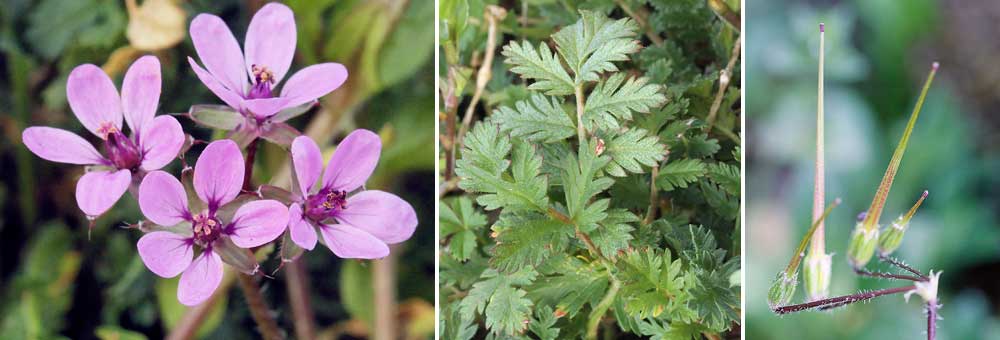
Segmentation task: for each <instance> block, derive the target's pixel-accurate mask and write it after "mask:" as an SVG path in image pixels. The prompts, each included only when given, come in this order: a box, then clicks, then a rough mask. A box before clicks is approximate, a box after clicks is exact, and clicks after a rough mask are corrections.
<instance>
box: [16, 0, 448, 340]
mask: <svg viewBox="0 0 1000 340" xmlns="http://www.w3.org/2000/svg"><path fill="white" fill-rule="evenodd" d="M264 3H265V1H236V0H227V1H209V0H196V1H172V0H146V1H138V3H136V2H134V1H125V2H123V1H110V0H41V1H28V0H7V1H4V5H3V6H2V7H0V126H2V133H3V138H2V139H0V209H2V212H3V215H2V216H3V217H2V219H0V297H2V298H0V339H24V338H37V339H51V338H72V339H90V338H102V339H143V338H150V339H158V338H162V337H164V336H165V335H167V334H168V332H169V330H170V327H171V325H173V324H175V323H176V322H178V320H179V319H181V318H182V317H183V314H184V312H185V310H184V308H183V307H182V306H181V305H180V304H178V302H177V300H176V298H175V296H174V289H176V281H177V280H176V279H173V280H164V279H160V278H158V277H156V276H155V275H154V274H152V273H151V272H149V271H148V270H146V268H145V267H144V266H143V264H142V262H141V261H140V260H139V258H138V256H137V253H136V250H135V242H136V240H138V238H139V237H140V236H141V235H140V233H139V232H137V231H134V230H125V229H120V228H119V226H122V225H124V224H125V223H134V222H136V221H138V220H139V219H141V218H142V215H141V213H140V212H139V210H138V208H137V205H136V203H135V201H134V199H132V198H131V197H130V196H129V195H126V198H125V199H122V200H121V201H120V202H119V203H118V205H116V206H115V208H114V209H112V210H111V211H110V212H109V213H107V214H106V215H105V216H104V217H102V218H100V219H99V220H98V221H97V225H96V226H95V228H94V229H93V234H92V235H91V237H90V239H89V240H88V235H87V222H86V219H85V218H84V217H83V214H82V213H81V212H80V211H79V209H78V208H77V207H76V202H75V200H74V195H73V192H74V190H75V182H76V180H77V178H79V176H80V175H81V174H82V173H83V168H82V167H80V166H73V165H64V164H56V163H52V162H48V161H44V160H42V159H40V158H38V157H36V156H35V155H33V154H31V153H30V152H29V151H28V150H27V149H26V148H25V147H24V146H23V145H22V144H21V136H20V133H21V131H22V130H23V129H24V128H25V127H27V126H31V125H45V126H54V127H59V128H63V129H68V130H72V131H75V132H77V133H78V134H80V135H83V136H85V138H88V139H89V140H92V141H93V140H96V138H95V137H94V136H92V135H91V134H90V133H88V132H86V130H85V129H83V128H82V126H81V125H80V123H79V122H78V121H77V120H76V118H75V117H74V116H73V114H72V113H71V111H70V110H69V107H68V105H67V104H66V98H65V82H66V77H67V75H68V73H69V71H70V70H72V68H73V67H75V66H77V65H79V64H83V63H94V64H97V65H100V66H103V67H104V68H105V71H107V72H109V73H110V74H112V78H113V79H115V83H116V84H117V85H119V86H120V84H121V76H122V74H123V73H124V70H125V68H127V67H128V65H129V64H131V62H132V61H133V60H134V59H135V58H137V57H138V56H141V55H143V54H154V55H156V56H158V57H159V59H160V62H161V64H162V67H163V70H162V73H163V93H162V95H161V97H160V109H159V111H158V114H165V113H177V112H186V111H187V109H188V107H189V106H190V105H193V104H221V101H220V100H219V99H217V98H216V97H215V96H214V95H213V94H211V93H210V92H209V91H208V90H207V89H206V88H205V87H204V86H203V85H202V84H201V82H199V81H198V79H197V78H196V77H195V76H194V74H193V73H192V72H191V70H190V67H189V66H188V63H187V61H186V57H187V56H195V57H196V53H195V51H194V49H193V47H192V45H191V41H190V39H189V38H188V37H187V24H188V23H189V22H190V20H191V18H193V17H194V16H195V15H197V14H198V13H202V12H208V13H214V14H216V15H219V16H221V17H222V18H223V19H224V20H225V21H226V23H227V24H228V25H229V27H230V28H231V29H232V30H233V32H234V34H235V35H236V37H237V40H239V41H240V42H242V41H243V37H244V35H245V31H246V27H247V24H248V23H249V20H250V17H251V16H252V15H253V13H254V12H255V11H256V9H257V8H260V7H261V6H262V5H263V4H264ZM286 4H288V5H289V6H290V7H292V9H293V10H294V11H295V13H296V21H297V26H298V45H297V54H296V58H295V62H294V63H293V66H292V72H294V71H295V70H297V69H300V68H302V67H304V66H307V65H310V64H314V63H319V62H326V61H333V62H339V63H342V64H345V65H347V67H348V69H349V71H350V77H349V80H348V82H347V83H346V84H345V85H344V86H343V87H341V88H340V89H338V90H337V91H334V92H333V93H332V94H330V95H328V96H327V97H325V98H323V99H322V105H321V107H320V108H317V109H313V110H312V111H311V112H309V113H307V114H305V115H303V116H301V117H299V118H296V119H293V120H292V121H291V122H290V123H291V124H293V125H294V126H295V127H296V128H299V129H300V130H301V131H303V132H305V133H307V134H309V135H311V136H313V137H314V138H316V139H317V141H318V142H319V143H320V145H321V146H324V149H325V150H324V151H326V152H330V151H331V149H330V148H329V146H331V145H335V144H336V142H337V141H338V140H339V139H340V138H343V136H344V135H346V133H347V132H350V131H351V130H353V129H355V128H367V129H371V130H373V131H377V132H379V133H380V135H381V136H382V137H383V141H384V149H383V152H382V158H381V161H380V164H379V168H378V170H377V172H376V174H375V175H374V177H372V179H371V180H370V181H369V182H368V187H369V188H377V189H383V190H388V191H391V192H394V193H397V194H399V195H400V196H401V197H403V198H404V199H405V200H407V201H408V202H410V203H411V204H413V206H414V208H416V211H417V214H418V219H419V221H420V222H421V223H420V225H419V226H418V228H417V232H416V234H415V235H414V236H413V238H412V239H410V240H409V241H407V242H404V243H402V244H401V245H399V246H398V248H396V249H395V250H394V251H393V256H392V259H393V261H394V262H395V263H394V264H393V265H392V266H393V268H394V269H395V270H394V272H395V278H394V280H395V281H396V282H395V283H392V284H393V286H394V287H396V289H395V293H396V294H397V299H398V301H399V303H400V304H399V308H398V318H396V319H395V320H392V322H391V323H390V324H395V325H396V326H397V327H398V330H397V333H399V334H404V335H406V336H407V338H430V337H431V336H432V334H433V327H434V321H433V320H434V313H433V303H434V302H433V297H434V295H433V292H434V288H433V287H434V286H433V282H434V279H433V278H434V257H433V254H434V252H433V251H432V249H434V248H433V246H434V241H433V240H434V223H433V221H434V219H433V216H434V214H433V207H434V205H433V202H434V199H433V198H434V189H435V188H434V185H433V180H434V177H433V169H434V154H433V147H434V143H433V141H434V139H433V136H434V132H433V131H434V123H433V122H434V110H433V106H434V102H433V95H434V78H433V61H432V56H433V45H434V22H433V20H434V3H433V2H432V1H405V0H403V1H333V0H326V1H306V0H301V1H287V2H286ZM196 58H197V57H196ZM289 74H291V72H290V73H289ZM178 120H179V121H180V122H181V124H182V125H183V126H184V129H185V132H187V133H190V134H192V135H194V137H196V138H199V139H204V140H209V139H212V138H213V137H214V138H219V137H220V136H221V134H220V133H219V132H213V131H211V130H209V129H206V128H201V127H195V126H194V125H193V124H192V123H191V122H190V121H189V120H187V119H185V118H182V117H181V118H179V119H178ZM262 145H263V144H262ZM195 150H200V148H196V149H195ZM196 154H197V152H195V151H193V152H190V153H189V154H188V160H189V161H192V160H194V159H195V156H196ZM286 157H287V152H286V151H284V150H281V149H279V148H277V147H275V146H273V145H267V146H265V147H262V150H261V151H260V153H259V154H258V161H257V163H256V164H257V165H256V170H255V173H254V174H255V182H256V183H268V182H272V181H277V182H281V180H279V178H281V177H286V178H287V173H288V171H289V169H288V163H287V160H286ZM164 170H167V171H169V172H171V173H173V174H175V175H176V174H178V173H179V172H180V162H173V163H172V164H171V165H170V166H169V167H168V168H166V169H164ZM266 251H267V249H265V250H264V252H266ZM303 258H304V262H305V268H306V270H307V273H308V278H309V284H310V286H311V289H310V291H309V293H310V295H309V299H310V301H311V303H312V307H313V309H314V313H315V321H316V327H317V332H318V333H319V335H320V336H321V338H365V337H368V336H370V335H371V329H372V328H373V326H372V325H373V323H374V320H373V318H374V316H373V315H374V314H375V311H374V310H375V309H376V308H378V307H379V306H376V305H375V304H374V303H373V302H372V301H373V295H374V294H377V293H375V292H373V288H372V287H373V283H372V274H371V272H372V268H373V267H374V265H373V262H370V261H369V262H361V261H353V260H352V261H348V260H342V259H339V258H337V257H336V256H334V255H333V254H332V253H331V252H330V251H329V250H327V249H326V248H324V247H317V249H316V250H314V251H313V252H310V253H306V254H305V255H304V257H303ZM277 265H278V260H277V259H276V255H275V254H274V253H271V254H270V256H269V257H268V258H267V260H266V261H264V262H262V266H263V268H264V270H266V271H267V272H270V271H272V270H274V268H276V267H277ZM284 277H285V274H284V272H279V273H278V274H277V275H276V277H275V278H274V279H264V280H263V281H262V282H261V284H262V286H263V291H264V294H265V296H266V298H267V301H268V303H269V304H270V306H271V307H272V309H273V310H274V311H275V312H276V314H275V316H276V318H277V320H278V323H279V326H281V328H282V329H283V330H285V331H286V332H287V333H288V334H289V335H291V336H294V334H295V333H294V332H293V320H292V315H291V309H290V306H289V305H288V295H287V294H286V281H285V278H284ZM393 286H390V287H393ZM198 334H199V335H200V336H202V337H211V338H225V339H247V338H255V337H257V336H258V335H257V333H256V331H255V325H254V323H253V321H252V319H251V318H250V315H249V312H248V309H247V306H246V302H245V300H244V298H243V296H242V294H241V293H240V292H239V290H238V289H230V290H229V294H228V298H223V299H222V300H221V303H218V304H217V307H216V309H215V310H214V311H213V312H212V313H211V314H210V316H209V317H208V318H207V319H206V320H205V322H204V325H203V327H202V329H201V331H199V333H198Z"/></svg>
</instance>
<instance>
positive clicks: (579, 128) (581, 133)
mask: <svg viewBox="0 0 1000 340" xmlns="http://www.w3.org/2000/svg"><path fill="white" fill-rule="evenodd" d="M575 93H576V138H577V139H578V140H579V142H580V144H581V145H582V144H583V142H584V141H586V140H587V131H586V130H584V129H583V110H584V106H583V105H584V104H583V85H577V86H576V89H575Z"/></svg>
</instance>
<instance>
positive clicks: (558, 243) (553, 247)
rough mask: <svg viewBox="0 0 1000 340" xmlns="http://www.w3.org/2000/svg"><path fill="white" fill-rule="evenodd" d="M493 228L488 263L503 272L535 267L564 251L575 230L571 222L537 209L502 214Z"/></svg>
mask: <svg viewBox="0 0 1000 340" xmlns="http://www.w3.org/2000/svg"><path fill="white" fill-rule="evenodd" d="M493 230H494V232H495V233H496V235H497V238H496V241H497V246H496V247H495V248H493V249H494V254H493V258H492V259H491V260H490V263H491V264H493V265H494V266H495V267H496V268H497V269H499V270H500V271H504V272H508V271H515V270H517V269H518V268H521V267H525V266H530V267H534V266H536V265H538V264H539V263H541V262H542V261H543V260H545V259H546V258H548V257H550V256H552V254H554V253H559V252H562V251H564V250H565V249H566V246H567V245H569V239H570V237H571V236H572V235H573V231H574V229H573V226H571V225H567V224H565V223H563V222H560V221H558V220H554V219H551V218H549V217H548V216H547V215H544V214H541V213H536V212H527V213H504V214H501V216H500V220H498V221H497V222H496V224H494V225H493Z"/></svg>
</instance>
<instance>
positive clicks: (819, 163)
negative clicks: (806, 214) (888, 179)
mask: <svg viewBox="0 0 1000 340" xmlns="http://www.w3.org/2000/svg"><path fill="white" fill-rule="evenodd" d="M824 31H825V29H824V25H823V24H819V77H818V78H819V80H818V86H817V88H818V90H817V92H818V93H817V96H816V98H817V99H816V172H815V174H814V177H813V210H812V218H813V220H816V219H819V217H820V216H821V215H823V203H825V202H824V200H825V199H826V198H825V195H826V180H825V178H826V174H825V171H826V170H825V169H826V168H825V164H824V163H825V160H824V157H823V153H824V141H823V140H824V132H823V119H824V118H823V63H824V60H823V59H824V58H823V55H824V52H825V50H824V46H825V44H824V40H825V39H824V36H825V35H826V34H825V32H824ZM824 234H825V232H824V231H823V222H820V223H819V226H817V227H816V233H815V234H813V237H812V243H810V247H809V253H810V254H811V255H812V256H813V257H818V256H825V255H826V240H825V236H824Z"/></svg>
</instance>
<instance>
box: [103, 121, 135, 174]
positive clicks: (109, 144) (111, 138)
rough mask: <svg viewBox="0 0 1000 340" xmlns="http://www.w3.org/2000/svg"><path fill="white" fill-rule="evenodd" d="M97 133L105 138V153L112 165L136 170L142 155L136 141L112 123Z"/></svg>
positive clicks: (104, 125)
mask: <svg viewBox="0 0 1000 340" xmlns="http://www.w3.org/2000/svg"><path fill="white" fill-rule="evenodd" d="M97 132H98V133H100V134H101V135H103V136H104V139H105V142H104V152H105V153H107V155H108V159H109V160H111V164H112V165H114V166H115V167H116V168H119V169H134V168H135V167H136V166H138V165H139V161H140V160H141V158H142V154H141V153H140V152H139V146H138V145H136V143H135V141H133V140H132V139H131V138H128V137H127V136H125V134H124V133H122V132H121V130H119V129H118V128H117V127H115V126H114V125H112V124H110V123H104V124H102V125H101V127H100V128H99V129H98V130H97Z"/></svg>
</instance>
